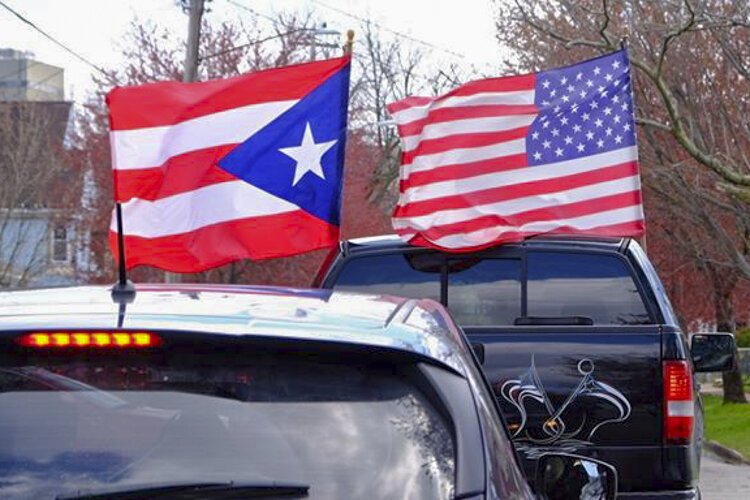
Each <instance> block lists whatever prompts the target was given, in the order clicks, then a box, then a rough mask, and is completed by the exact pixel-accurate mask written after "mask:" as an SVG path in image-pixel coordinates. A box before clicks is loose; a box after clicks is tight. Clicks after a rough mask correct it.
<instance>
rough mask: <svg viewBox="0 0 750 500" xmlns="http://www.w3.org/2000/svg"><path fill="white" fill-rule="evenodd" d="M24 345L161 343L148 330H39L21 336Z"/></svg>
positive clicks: (139, 344) (133, 344)
mask: <svg viewBox="0 0 750 500" xmlns="http://www.w3.org/2000/svg"><path fill="white" fill-rule="evenodd" d="M18 343H19V344H20V345H22V346H24V347H49V348H56V347H66V348H67V347H93V348H101V347H106V348H118V347H154V346H157V345H159V344H160V343H161V339H159V337H157V336H156V335H153V334H151V333H147V332H49V333H47V332H38V333H30V334H27V335H24V336H22V337H19V339H18Z"/></svg>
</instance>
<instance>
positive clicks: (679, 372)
mask: <svg viewBox="0 0 750 500" xmlns="http://www.w3.org/2000/svg"><path fill="white" fill-rule="evenodd" d="M663 384H664V438H665V440H666V442H667V443H670V444H687V443H689V442H690V439H691V437H692V435H693V424H694V421H695V413H694V412H695V402H694V401H693V377H692V374H691V373H690V365H688V362H687V361H665V362H664V380H663Z"/></svg>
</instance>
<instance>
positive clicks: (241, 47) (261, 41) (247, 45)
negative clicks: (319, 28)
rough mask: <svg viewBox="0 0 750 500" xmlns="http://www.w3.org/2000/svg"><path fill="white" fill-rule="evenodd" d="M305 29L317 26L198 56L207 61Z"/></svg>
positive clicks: (308, 29) (302, 29)
mask: <svg viewBox="0 0 750 500" xmlns="http://www.w3.org/2000/svg"><path fill="white" fill-rule="evenodd" d="M303 31H315V28H299V29H295V30H290V31H287V32H286V33H279V34H277V35H271V36H267V37H266V38H261V39H260V40H253V41H252V42H248V43H245V44H242V45H237V46H235V47H230V48H228V49H226V50H222V51H219V52H214V53H213V54H208V55H205V56H200V57H199V58H198V60H199V61H205V60H206V59H210V58H212V57H216V56H221V55H224V54H226V53H228V52H234V51H235V50H240V49H245V48H247V47H251V46H253V45H258V44H260V43H263V42H267V41H269V40H274V39H276V38H282V37H285V36H287V35H292V34H294V33H300V32H303Z"/></svg>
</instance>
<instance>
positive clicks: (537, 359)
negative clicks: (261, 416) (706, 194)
mask: <svg viewBox="0 0 750 500" xmlns="http://www.w3.org/2000/svg"><path fill="white" fill-rule="evenodd" d="M314 284H315V285H316V286H319V287H323V288H335V289H338V290H348V291H357V292H363V293H373V294H390V295H399V296H406V297H415V298H416V297H427V298H432V299H435V300H438V301H440V302H441V303H443V304H445V305H447V306H448V307H449V309H450V311H451V313H452V315H453V316H454V318H455V319H456V321H457V322H458V324H459V325H461V327H462V328H463V330H464V332H465V334H466V336H467V337H468V339H469V340H470V342H471V343H472V345H474V347H475V351H476V352H477V355H478V357H479V358H480V359H481V360H482V362H483V367H484V370H485V372H486V375H487V377H488V378H489V380H490V382H491V383H492V385H493V389H494V391H495V394H496V397H497V399H498V402H499V403H500V407H501V410H502V413H503V415H504V417H505V419H506V421H507V423H508V426H509V428H510V429H511V431H512V433H513V434H514V439H515V442H516V445H517V448H518V449H520V450H521V452H522V454H523V455H524V457H525V459H526V461H525V462H526V466H527V467H528V468H529V470H531V469H532V468H533V467H534V462H535V459H536V457H538V456H539V455H540V454H541V453H543V452H546V451H549V450H550V449H553V450H557V451H560V450H565V451H570V452H576V453H579V454H584V455H588V456H591V457H595V458H598V459H601V460H603V461H605V462H609V463H611V464H613V465H614V466H615V467H617V470H618V475H619V485H618V486H619V491H620V498H631V497H633V498H638V499H644V498H654V499H693V498H700V492H699V489H698V473H699V469H700V451H701V445H702V441H703V408H702V403H701V399H700V395H699V393H698V384H697V383H696V382H695V380H694V374H695V372H697V371H721V370H726V369H728V368H729V367H731V366H732V363H733V362H734V360H733V353H734V349H735V348H734V340H733V337H732V336H731V335H728V334H705V335H694V336H693V338H692V352H691V349H690V348H689V347H688V341H687V337H686V335H685V333H684V332H682V331H681V329H680V326H679V324H678V321H677V318H676V316H675V313H674V311H673V310H672V307H671V305H670V303H669V300H668V298H667V295H666V292H665V290H664V287H663V286H662V284H661V282H660V280H659V278H658V276H657V274H656V271H655V270H654V268H653V266H652V265H651V263H650V262H649V260H648V257H647V256H646V254H645V252H644V251H643V249H642V248H641V247H640V246H639V245H638V243H637V242H636V241H634V240H631V239H593V238H580V237H579V238H570V237H538V238H533V239H530V240H527V241H525V242H523V243H518V244H507V245H502V246H500V247H497V248H493V249H489V250H485V251H482V252H477V253H471V254H449V253H442V252H438V251H434V250H429V249H424V248H416V247H412V246H409V245H407V244H405V243H403V242H401V241H400V240H399V239H398V238H396V237H391V236H383V237H376V238H367V239H361V240H352V241H349V242H344V243H342V244H341V245H340V246H339V248H337V249H336V250H335V251H333V252H332V253H331V254H330V255H329V257H328V259H327V260H326V262H325V263H324V265H323V267H322V268H321V270H320V272H319V273H318V276H317V277H316V280H315V283H314Z"/></svg>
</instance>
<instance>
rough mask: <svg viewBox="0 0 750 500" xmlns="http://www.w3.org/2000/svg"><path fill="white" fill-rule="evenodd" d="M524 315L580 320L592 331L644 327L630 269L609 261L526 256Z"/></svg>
mask: <svg viewBox="0 0 750 500" xmlns="http://www.w3.org/2000/svg"><path fill="white" fill-rule="evenodd" d="M528 315H529V316H536V317H569V316H585V317H589V318H591V319H593V320H594V324H597V325H635V324H645V323H649V317H648V313H647V312H646V308H645V306H644V304H643V300H642V298H641V296H640V294H639V292H638V289H637V287H636V285H635V282H634V281H633V278H632V276H631V274H630V269H629V268H628V266H627V265H626V264H625V262H624V261H622V260H621V259H619V258H618V257H616V256H613V255H596V254H575V253H553V252H538V253H529V254H528Z"/></svg>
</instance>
